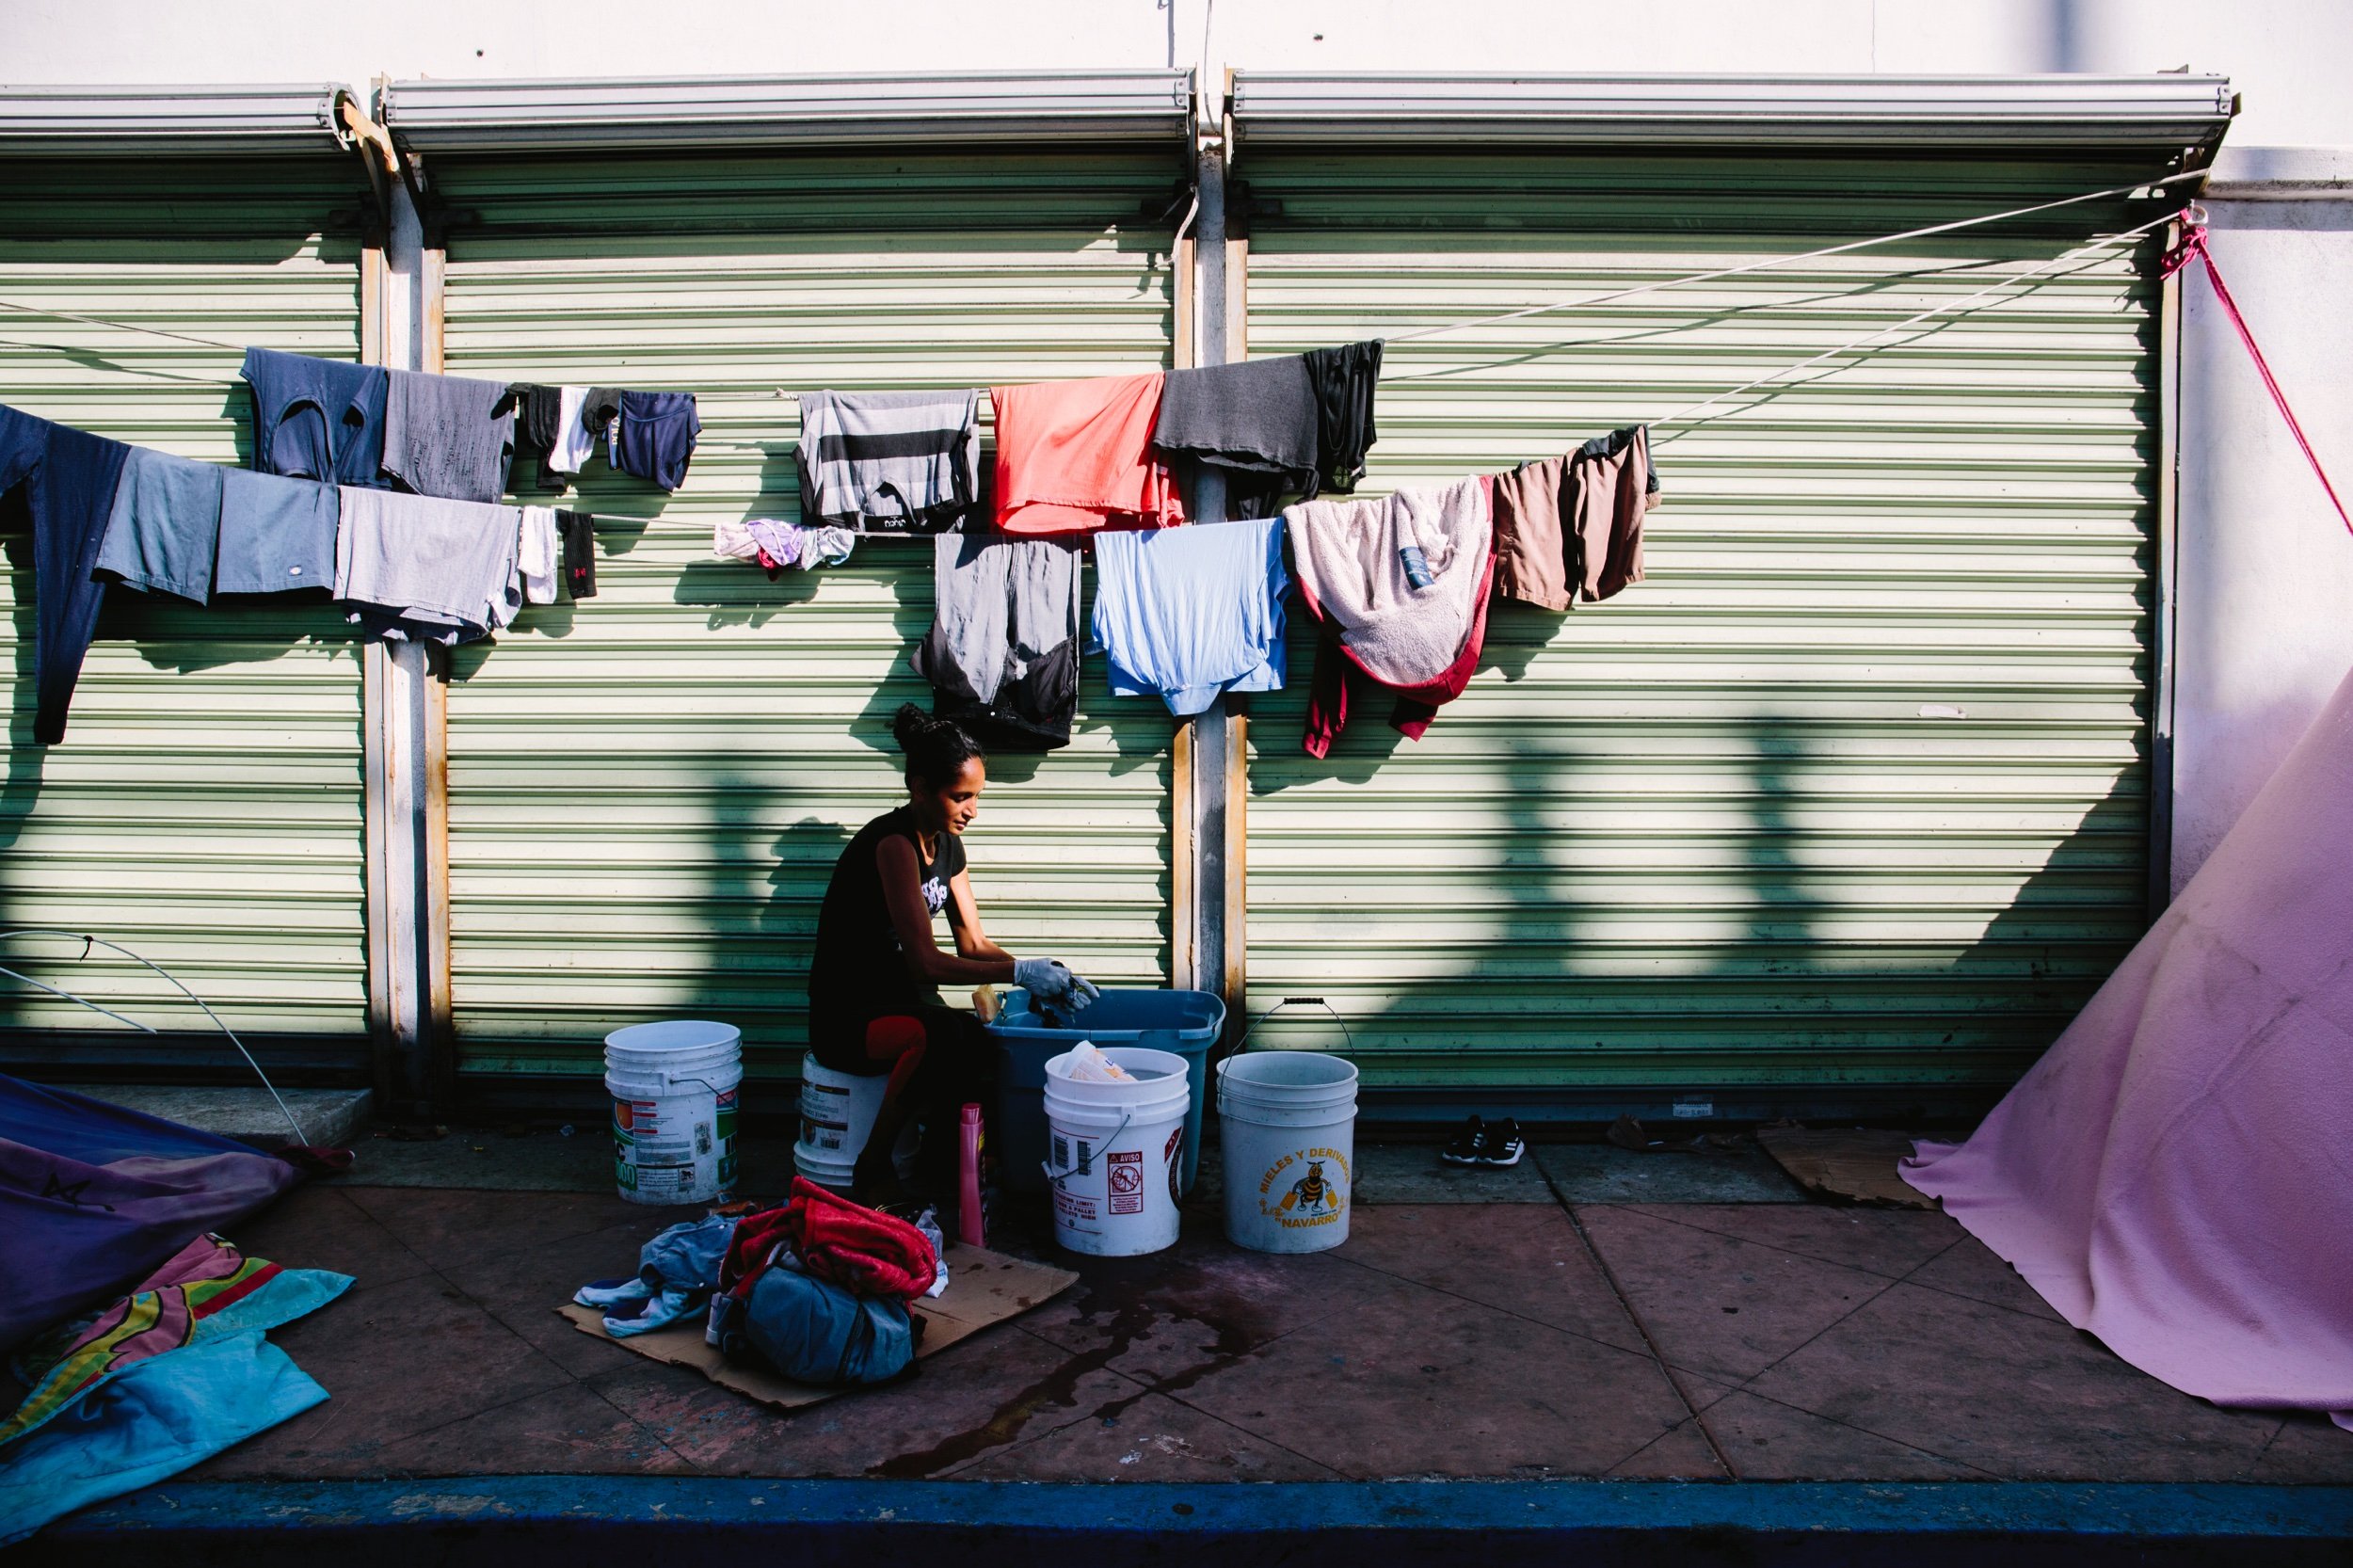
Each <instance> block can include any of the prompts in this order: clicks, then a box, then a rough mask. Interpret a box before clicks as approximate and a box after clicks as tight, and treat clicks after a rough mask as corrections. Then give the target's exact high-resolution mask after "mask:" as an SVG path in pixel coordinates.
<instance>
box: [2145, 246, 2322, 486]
mask: <svg viewBox="0 0 2353 1568" xmlns="http://www.w3.org/2000/svg"><path fill="white" fill-rule="evenodd" d="M2193 260H2194V261H2197V262H2199V263H2200V264H2202V265H2203V266H2204V267H2205V269H2206V281H2207V282H2209V283H2211V284H2213V285H2214V296H2215V298H2216V299H2217V300H2219V301H2221V304H2222V309H2223V311H2224V312H2226V313H2227V314H2229V316H2230V318H2231V325H2232V327H2233V328H2236V329H2237V331H2238V341H2239V342H2240V343H2241V344H2244V345H2245V346H2246V349H2247V354H2248V358H2249V359H2251V360H2254V361H2255V374H2256V375H2258V376H2262V377H2263V383H2264V390H2265V392H2269V393H2270V394H2271V401H2272V403H2273V405H2274V406H2275V407H2277V408H2279V410H2280V417H2281V419H2283V420H2286V421H2287V422H2288V433H2289V434H2290V435H2292V436H2294V437H2295V438H2296V444H2297V446H2298V447H2300V448H2302V449H2303V453H2304V461H2306V462H2307V463H2310V464H2311V465H2312V468H2313V476H2314V477H2315V478H2317V479H2318V480H2319V481H2320V488H2322V489H2324V490H2326V491H2328V492H2329V504H2330V505H2332V506H2334V507H2335V508H2336V509H2337V518H2338V520H2340V521H2341V522H2343V523H2344V524H2345V529H2346V531H2347V532H2353V515H2347V513H2346V512H2345V503H2344V501H2343V500H2341V499H2340V498H2339V497H2338V495H2337V487H2336V486H2335V485H2334V484H2332V483H2330V481H2329V471H2328V470H2327V469H2325V468H2323V467H2321V464H2320V455H2319V454H2318V453H2316V452H2314V451H2313V443H2312V442H2311V441H2310V440H2306V439H2305V436H2304V426H2303V424H2302V423H2301V422H2300V421H2299V420H2297V417H2296V410H2295V409H2294V408H2289V407H2288V394H2287V393H2286V392H2282V391H2281V390H2280V383H2279V380H2278V379H2277V378H2276V377H2275V376H2273V375H2272V374H2271V363H2270V361H2269V360H2265V358H2264V351H2263V350H2262V349H2261V348H2260V347H2258V346H2257V345H2256V343H2255V333H2254V330H2253V328H2249V326H2248V325H2247V318H2246V317H2245V316H2243V315H2241V314H2239V312H2238V301H2237V300H2235V299H2233V298H2232V297H2231V290H2230V288H2229V286H2228V285H2227V284H2225V283H2224V282H2223V281H2222V269H2221V268H2219V267H2217V266H2216V265H2215V264H2214V252H2213V251H2212V250H2210V249H2208V248H2207V246H2206V226H2205V224H2204V223H2202V222H2200V221H2198V220H2196V219H2194V218H2193V219H2192V220H2191V221H2190V222H2189V223H2188V224H2187V225H2186V226H2185V228H2184V230H2183V232H2182V242H2181V244H2180V245H2178V246H2176V247H2175V248H2173V249H2172V250H2171V251H2169V252H2168V254H2167V255H2166V258H2165V260H2164V261H2163V262H2162V263H2161V264H2159V266H2160V270H2162V271H2163V273H2164V274H2165V276H2166V277H2168V278H2170V277H2172V276H2173V275H2174V274H2175V273H2177V272H2180V271H2181V270H2182V269H2183V268H2185V267H2186V266H2188V265H2189V264H2190V263H2191V262H2192V261H2193Z"/></svg>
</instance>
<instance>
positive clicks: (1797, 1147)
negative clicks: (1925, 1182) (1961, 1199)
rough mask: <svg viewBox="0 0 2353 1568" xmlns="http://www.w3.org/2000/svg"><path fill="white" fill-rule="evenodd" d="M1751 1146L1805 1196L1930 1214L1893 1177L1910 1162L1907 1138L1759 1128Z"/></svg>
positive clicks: (1923, 1200) (1927, 1202)
mask: <svg viewBox="0 0 2353 1568" xmlns="http://www.w3.org/2000/svg"><path fill="white" fill-rule="evenodd" d="M1756 1141H1757V1143H1758V1144H1761V1145H1763V1147H1764V1150H1765V1152H1766V1153H1767V1154H1769V1155H1771V1156H1772V1157H1773V1159H1774V1160H1778V1161H1779V1162H1780V1164H1781V1168H1782V1169H1783V1170H1785V1171H1787V1172H1788V1173H1789V1175H1790V1176H1791V1177H1792V1178H1793V1179H1794V1180H1795V1181H1796V1182H1797V1184H1798V1185H1799V1186H1801V1187H1802V1188H1804V1189H1805V1190H1806V1191H1807V1192H1816V1193H1819V1194H1821V1195H1822V1196H1824V1197H1830V1198H1838V1199H1843V1200H1844V1201H1846V1202H1848V1203H1859V1204H1864V1205H1866V1206H1868V1207H1872V1208H1935V1207H1936V1200H1935V1199H1933V1198H1930V1197H1928V1196H1926V1195H1925V1194H1923V1193H1921V1192H1918V1191H1917V1190H1915V1189H1914V1188H1913V1187H1912V1186H1911V1185H1910V1184H1908V1183H1907V1182H1906V1181H1905V1180H1904V1178H1903V1177H1902V1176H1899V1175H1897V1169H1896V1168H1897V1163H1898V1162H1899V1161H1901V1160H1908V1159H1910V1158H1911V1156H1912V1137H1911V1135H1910V1134H1909V1133H1902V1132H1883V1131H1880V1130H1877V1129H1874V1128H1860V1127H1854V1128H1790V1127H1768V1128H1758V1129H1757V1133H1756Z"/></svg>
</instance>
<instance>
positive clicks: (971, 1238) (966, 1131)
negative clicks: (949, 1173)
mask: <svg viewBox="0 0 2353 1568" xmlns="http://www.w3.org/2000/svg"><path fill="white" fill-rule="evenodd" d="M956 1240H959V1241H962V1242H963V1243H964V1244H965V1245H966V1246H968V1247H984V1246H986V1245H987V1244H988V1242H987V1240H986V1231H985V1227H984V1225H983V1224H982V1221H981V1108H980V1107H979V1106H977V1105H968V1106H966V1107H965V1108H964V1116H963V1119H962V1121H961V1122H960V1123H959V1125H958V1126H957V1128H956Z"/></svg>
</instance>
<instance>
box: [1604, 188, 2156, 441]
mask: <svg viewBox="0 0 2353 1568" xmlns="http://www.w3.org/2000/svg"><path fill="white" fill-rule="evenodd" d="M2176 216H2179V215H2177V214H2173V213H2168V214H2166V216H2163V217H2158V218H2152V219H2150V220H2149V221H2148V222H2146V223H2143V224H2140V225H2139V226H2137V227H2136V228H2132V229H2126V230H2123V231H2121V232H2118V233H2114V234H2104V235H2102V236H2100V237H2099V238H2098V239H2095V240H2092V241H2091V242H2090V243H2089V245H2088V246H2079V247H2077V248H2075V249H2073V250H2070V251H2068V252H2066V253H2065V254H2064V255H2059V256H2054V257H2052V258H2051V259H2050V260H2049V261H2047V262H2043V263H2041V264H2038V265H2036V266H2033V267H2029V268H2028V269H2027V270H2025V272H2017V273H2011V274H2009V275H2008V276H2006V277H2003V278H2000V279H1998V280H1995V281H1993V283H1991V284H1989V285H1987V286H1986V287H1985V288H1982V289H1979V290H1978V291H1977V293H1976V294H1973V295H1969V296H1966V297H1964V298H1961V299H1947V300H1945V301H1942V302H1941V303H1939V304H1935V305H1931V306H1930V307H1929V309H1927V310H1925V311H1922V312H1920V313H1919V314H1917V315H1914V316H1911V317H1908V318H1906V319H1905V320H1903V321H1899V322H1897V323H1896V324H1895V325H1894V326H1892V327H1882V328H1879V329H1878V330H1877V331H1875V332H1870V333H1866V334H1865V335H1864V336H1863V337H1860V338H1857V339H1855V340H1854V341H1853V342H1852V343H1845V344H1839V345H1838V346H1837V347H1836V348H1826V349H1824V350H1823V351H1822V352H1821V353H1819V354H1817V355H1815V356H1814V357H1813V358H1812V359H1810V360H1799V361H1798V362H1797V363H1796V364H1794V365H1784V366H1782V367H1781V368H1780V369H1779V370H1775V371H1770V372H1769V373H1767V374H1766V375H1763V376H1758V377H1757V378H1756V379H1755V380H1753V381H1745V382H1743V383H1741V384H1740V385H1739V386H1737V387H1735V388H1733V389H1732V390H1731V391H1729V392H1718V393H1716V394H1715V395H1714V396H1713V397H1710V398H1708V399H1706V400H1705V402H1700V403H1693V404H1689V405H1688V406H1686V407H1684V408H1678V409H1676V410H1675V411H1674V412H1673V413H1671V414H1666V415H1662V416H1661V417H1659V418H1657V419H1655V420H1651V421H1649V422H1648V423H1649V424H1651V426H1652V427H1653V428H1657V427H1659V426H1661V425H1670V424H1677V425H1682V426H1683V427H1684V430H1683V433H1684V434H1686V435H1688V434H1689V433H1690V431H1691V430H1692V429H1694V428H1696V427H1697V426H1699V425H1701V424H1707V423H1708V421H1707V420H1703V419H1698V418H1695V417H1694V416H1695V415H1697V414H1699V413H1701V412H1703V411H1705V409H1708V408H1714V407H1715V406H1716V405H1717V404H1719V403H1726V402H1729V401H1731V400H1732V399H1733V398H1736V397H1738V396H1739V395H1740V394H1741V393H1742V392H1754V391H1755V390H1756V389H1758V388H1759V387H1766V386H1770V385H1772V384H1773V383H1775V382H1777V381H1779V380H1781V379H1782V378H1783V377H1784V376H1795V375H1797V374H1798V373H1799V372H1800V371H1802V370H1806V369H1809V368H1810V367H1812V366H1814V365H1818V364H1820V363H1821V362H1822V361H1823V360H1835V359H1839V358H1842V357H1843V356H1846V355H1849V354H1854V353H1859V352H1861V351H1862V350H1864V349H1865V348H1867V347H1868V346H1869V345H1870V344H1872V343H1874V342H1876V341H1877V340H1878V339H1881V338H1883V337H1888V336H1891V335H1892V334H1894V333H1897V332H1902V331H1908V330H1910V329H1911V328H1914V327H1917V326H1919V325H1920V324H1921V323H1923V322H1925V321H1929V320H1932V319H1934V318H1935V317H1937V316H1940V315H1945V314H1946V313H1948V312H1956V311H1961V310H1965V309H1967V308H1968V307H1969V306H1971V305H1974V304H1976V303H1977V301H1978V300H1980V299H1984V298H1987V297H1989V296H1993V295H1997V294H2000V293H2001V292H2002V291H2003V290H2005V289H2014V288H2016V287H2017V286H2018V285H2020V284H2022V283H2027V282H2031V281H2033V280H2035V279H2036V278H2039V277H2041V275H2042V274H2044V273H2046V272H2048V271H2050V270H2051V269H2052V268H2054V267H2056V266H2057V265H2058V264H2060V263H2061V262H2065V261H2071V260H2075V259H2078V258H2080V257H2081V256H2082V255H2083V253H2084V251H2085V250H2087V249H2090V250H2098V249H2101V248H2106V247H2109V246H2115V245H2121V244H2122V243H2123V242H2125V241H2127V240H2137V239H2138V238H2140V237H2141V236H2142V235H2144V234H2146V233H2148V232H2151V231H2152V230H2154V229H2161V228H2163V227H2164V226H2165V225H2167V224H2169V223H2171V222H2172V221H2174V219H2175V217H2176ZM2086 265H2089V263H2086ZM2009 297H2011V298H2015V297H2017V296H2015V295H2012V296H2009ZM1840 368H1842V369H1843V368H1845V367H1843V366H1842V367H1840ZM1815 379H1816V380H1820V379H1823V377H1820V376H1817V377H1815ZM1743 411H1744V410H1742V409H1738V408H1727V409H1725V410H1724V412H1723V413H1721V414H1717V415H1713V416H1711V417H1712V418H1714V419H1723V418H1726V417H1728V416H1730V415H1732V414H1736V413H1740V412H1743ZM1675 439H1676V438H1674V437H1673V436H1671V437H1669V438H1668V439H1667V440H1675ZM1666 444H1667V441H1657V442H1654V443H1653V447H1654V450H1655V449H1656V448H1657V447H1660V446H1664V445H1666Z"/></svg>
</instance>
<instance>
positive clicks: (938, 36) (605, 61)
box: [0, 0, 2353, 145]
mask: <svg viewBox="0 0 2353 1568" xmlns="http://www.w3.org/2000/svg"><path fill="white" fill-rule="evenodd" d="M1209 3H1211V0H994V3H992V0H866V3H864V4H857V3H856V0H828V3H826V4H812V3H810V0H799V3H797V4H796V3H791V0H654V3H652V4H647V3H645V0H387V3H385V4H381V5H376V6H336V5H328V4H323V3H321V0H213V3H211V4H207V5H190V4H188V3H187V0H0V13H5V18H6V40H7V41H6V44H5V47H4V49H0V72H5V74H6V77H7V79H8V80H9V81H11V82H253V81H345V82H350V83H352V84H354V85H355V86H360V87H364V86H366V84H367V83H368V82H369V81H370V80H371V79H372V78H374V77H375V76H376V75H378V74H388V75H392V76H396V77H397V76H418V75H433V76H546V75H570V76H618V75H644V74H661V73H665V72H676V73H728V72H800V71H856V70H865V71H872V70H878V69H898V70H908V71H922V70H935V71H951V70H959V69H961V70H985V69H996V68H1003V67H1014V66H1039V67H1055V66H1167V65H1188V64H1193V63H1196V62H1199V61H1200V60H1202V59H1203V57H1204V56H1203V52H1202V35H1203V27H1202V24H1203V21H1204V17H1205V5H1206V4H1209ZM1213 3H1214V14H1213V16H1211V17H1210V20H1211V22H1212V26H1211V27H1210V29H1209V51H1208V56H1207V58H1208V60H1209V63H1210V64H1211V65H1212V66H1224V65H1227V64H1242V65H1257V66H1265V67H1274V66H1284V67H1302V68H1315V67H1321V68H1324V69H1328V70H1335V71H1340V70H1349V71H1414V70H1425V71H1426V70H1448V69H1453V70H1487V71H1497V70H1529V71H1742V72H1873V71H1884V72H2036V71H2121V72H2143V71H2162V70H2168V69H2170V68H2173V67H2176V66H2182V65H2187V66H2190V67H2192V68H2194V69H2196V70H2199V71H2206V72H2224V73H2227V74H2229V75H2230V76H2231V77H2232V78H2233V80H2234V81H2235V82H2236V83H2237V84H2238V85H2239V87H2240V88H2241V89H2242V90H2243V91H2244V92H2245V93H2246V95H2247V114H2246V116H2245V118H2244V119H2243V120H2241V122H2240V124H2239V126H2238V128H2237V130H2236V131H2235V132H2234V133H2233V139H2235V140H2236V141H2238V142H2239V143H2240V144H2242V145H2249V144H2254V143H2262V144H2266V145H2319V144H2332V143H2353V93H2348V92H2346V91H2345V90H2344V89H2343V87H2342V85H2341V81H2339V80H2332V76H2338V77H2341V75H2342V72H2343V70H2344V67H2345V61H2346V60H2348V59H2353V5H2347V4H2346V3H2345V0H2230V3H2226V4H2217V3H2215V0H1640V3H1638V4H1628V3H1627V0H1213Z"/></svg>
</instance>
